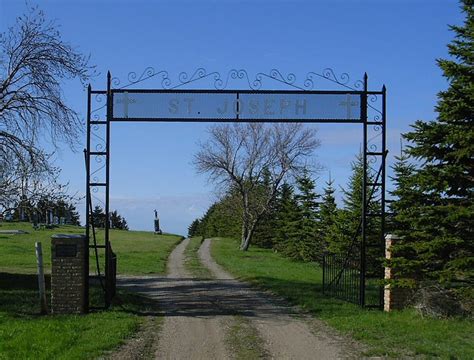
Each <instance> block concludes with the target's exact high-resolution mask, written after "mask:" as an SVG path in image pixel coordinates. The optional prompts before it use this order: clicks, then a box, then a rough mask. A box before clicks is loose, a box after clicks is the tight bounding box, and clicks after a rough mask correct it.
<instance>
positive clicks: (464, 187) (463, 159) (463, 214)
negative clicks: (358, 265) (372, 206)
mask: <svg viewBox="0 0 474 360" xmlns="http://www.w3.org/2000/svg"><path fill="white" fill-rule="evenodd" d="M463 12H464V13H465V15H466V19H465V22H464V25H463V26H451V30H452V31H454V33H455V35H456V38H455V40H453V41H452V42H451V43H450V44H449V45H448V49H449V54H450V55H451V56H452V58H451V59H449V60H448V59H440V60H438V65H439V67H440V68H441V69H442V71H443V75H444V77H445V78H446V79H447V80H448V83H449V87H448V89H447V90H445V91H441V92H440V93H439V94H438V104H437V106H436V111H437V112H438V117H437V120H436V121H428V122H426V121H421V120H418V121H416V122H415V124H414V125H413V130H412V131H411V132H409V133H407V134H405V135H404V136H405V138H406V139H407V140H409V141H410V146H409V147H408V149H407V151H406V152H407V154H408V155H410V156H412V157H414V158H415V159H416V160H417V161H418V163H419V164H420V165H419V166H418V167H417V168H416V169H415V170H414V172H413V174H412V175H410V176H409V178H410V179H409V182H410V184H411V188H410V191H409V192H408V194H407V193H405V192H402V193H401V194H400V195H401V200H400V201H401V202H407V203H410V206H409V207H408V208H402V207H401V206H400V209H398V210H399V212H398V214H397V216H396V221H397V223H398V224H401V229H400V230H399V234H400V235H403V236H404V237H405V240H404V241H405V242H406V243H411V244H412V247H413V249H414V251H415V253H416V254H415V255H416V256H414V257H413V262H411V261H407V264H406V267H410V268H411V269H412V271H413V272H415V273H416V274H417V277H418V278H420V279H432V280H436V281H438V282H441V283H443V284H446V285H449V284H456V285H461V284H466V285H469V284H470V286H472V283H473V281H474V270H473V269H474V255H473V253H474V225H473V224H474V216H473V214H474V200H473V199H474V196H473V195H474V160H473V154H474V122H473V119H474V12H473V1H472V0H464V1H463ZM402 191H403V188H402ZM407 196H408V197H407ZM410 197H413V199H415V200H416V202H411V199H410Z"/></svg>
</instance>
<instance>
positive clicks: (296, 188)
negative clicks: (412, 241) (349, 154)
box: [188, 156, 380, 262]
mask: <svg viewBox="0 0 474 360" xmlns="http://www.w3.org/2000/svg"><path fill="white" fill-rule="evenodd" d="M362 180H363V167H362V158H361V156H358V157H357V158H356V160H355V161H353V163H352V175H351V177H350V179H349V182H348V184H347V187H346V189H342V191H343V199H342V207H339V206H338V205H337V203H336V199H335V191H336V189H335V187H334V180H333V179H328V180H327V181H321V182H320V183H319V182H318V181H319V178H316V179H315V178H313V177H312V174H311V173H310V172H308V171H307V172H305V173H304V174H303V176H301V177H299V178H297V179H296V180H295V182H294V184H289V183H283V184H282V186H280V188H279V191H278V195H277V197H276V198H275V201H274V202H273V203H272V206H271V207H270V210H269V211H268V212H267V213H266V214H265V215H264V217H263V218H262V219H261V220H260V221H259V222H258V224H257V227H256V230H255V233H254V234H253V237H252V244H254V245H257V246H260V247H264V248H272V249H274V250H275V251H278V252H280V253H282V254H284V255H285V256H287V257H290V258H293V259H295V260H302V261H317V262H321V261H322V257H323V254H324V253H328V252H329V253H345V252H347V251H348V250H349V247H350V245H351V243H352V242H353V241H354V240H356V241H357V240H358V239H354V237H356V236H358V235H360V234H358V233H359V232H358V231H357V229H358V227H359V223H360V218H361V211H362V209H361V207H362ZM369 181H370V180H369ZM261 186H265V184H263V183H262V184H261ZM318 188H319V189H320V190H318ZM372 210H373V211H374V212H375V211H377V209H372ZM375 221H378V220H375V219H373V220H372V219H369V224H368V229H369V235H368V239H369V241H374V242H375V241H377V233H376V231H374V230H376V226H375V225H377V224H376V223H375ZM188 230H189V236H204V237H216V236H219V237H240V236H241V231H242V208H241V205H240V198H239V196H238V194H237V192H236V191H234V190H233V189H230V190H229V191H228V192H227V194H226V195H225V196H224V197H223V198H222V199H221V200H220V201H217V202H216V203H214V204H213V205H211V207H210V208H209V209H208V210H207V212H206V214H205V215H204V216H203V217H202V218H201V219H196V220H194V221H193V222H192V224H191V225H190V226H189V229H188ZM378 241H380V239H378ZM353 250H354V251H358V249H356V248H355V247H354V249H353ZM355 255H356V254H355Z"/></svg>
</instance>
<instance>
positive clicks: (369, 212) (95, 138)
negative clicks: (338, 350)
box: [84, 68, 387, 307]
mask: <svg viewBox="0 0 474 360" xmlns="http://www.w3.org/2000/svg"><path fill="white" fill-rule="evenodd" d="M150 78H155V79H160V81H161V87H160V88H159V89H139V88H132V86H134V85H136V84H138V83H141V82H143V81H145V80H147V79H150ZM128 80H129V82H128V83H127V84H126V85H124V86H120V81H119V80H118V79H116V78H112V77H111V75H110V73H108V76H107V88H106V90H93V89H92V88H91V86H90V85H89V87H88V101H87V148H86V149H85V150H84V153H85V159H86V177H87V185H86V195H87V196H86V214H87V217H86V235H87V237H88V239H89V244H90V246H89V248H90V249H91V250H93V251H94V255H95V268H96V273H97V275H95V276H94V277H98V278H99V280H100V283H101V284H102V286H103V289H104V291H105V302H106V304H107V305H109V304H110V301H111V299H112V298H113V296H114V294H115V273H116V257H115V255H114V253H113V252H112V248H111V245H110V233H109V231H110V221H109V220H110V219H109V216H110V208H109V189H110V171H109V169H110V127H111V124H112V123H113V122H124V121H126V122H143V121H148V122H210V123H214V122H217V123H222V122H265V123H270V122H273V123H274V122H301V123H339V124H360V125H362V143H363V150H362V156H363V159H362V160H363V173H364V176H363V187H362V204H361V209H362V211H361V218H360V223H359V226H358V228H357V229H356V231H355V233H354V234H352V242H351V244H350V246H348V248H347V249H346V250H345V252H344V253H343V254H338V255H334V254H332V255H326V256H325V258H324V261H323V290H324V292H325V293H327V294H329V295H332V296H337V297H341V298H343V299H345V300H348V301H352V302H356V303H359V304H360V305H361V306H376V307H381V306H382V304H383V297H382V285H381V283H380V282H376V281H375V280H377V279H378V280H381V279H383V268H382V263H381V261H380V258H382V257H383V256H384V247H385V241H384V232H385V177H386V176H385V158H386V154H387V149H386V111H385V107H386V106H385V104H386V89H385V86H384V87H383V88H382V90H381V91H369V90H368V84H367V75H364V79H363V80H358V81H356V82H354V83H353V84H350V83H349V76H348V75H347V74H345V73H344V74H342V75H341V76H339V77H338V76H337V75H336V74H335V73H334V71H333V70H332V69H325V70H324V71H323V72H322V73H321V74H319V73H315V72H309V73H308V74H307V76H306V78H305V79H304V81H303V83H302V84H301V85H297V83H296V76H295V75H294V74H288V75H287V76H283V75H282V74H281V73H280V72H279V71H278V70H275V69H274V70H272V71H271V72H270V73H268V74H267V73H258V74H257V75H256V76H255V78H252V79H251V78H250V77H249V76H248V73H247V72H246V71H245V70H231V71H229V72H228V73H227V76H225V77H223V76H221V75H220V73H218V72H211V73H208V72H206V71H205V70H204V69H202V68H201V69H198V70H196V71H195V72H194V73H193V74H192V75H191V76H189V75H188V74H187V73H181V74H179V76H178V80H177V81H176V83H175V84H174V83H173V82H172V81H171V79H170V78H169V76H168V73H167V72H166V71H159V72H156V71H155V70H154V69H152V68H148V69H146V70H145V71H144V72H143V73H142V74H141V75H140V76H138V75H137V74H136V73H130V74H129V75H128ZM206 80H207V81H211V82H212V85H213V89H202V88H198V89H196V88H194V87H195V86H196V85H197V84H199V82H202V81H206ZM265 81H269V82H272V83H273V86H272V87H273V89H271V90H263V89H262V86H263V83H264V82H265ZM317 81H325V82H326V83H327V84H330V85H333V86H335V87H336V88H337V89H335V90H315V89H314V87H315V84H316V82H317ZM231 82H240V83H243V84H245V87H246V89H232V90H230V89H229V88H228V87H229V83H231ZM185 88H188V89H185ZM94 102H95V105H97V106H93V103H94ZM93 107H94V108H93ZM98 203H99V204H102V206H103V207H104V210H105V221H104V224H103V225H104V226H105V227H104V231H103V233H102V232H101V233H100V234H101V236H100V239H99V236H98V235H99V232H97V231H96V225H97V224H94V218H93V217H92V212H93V209H94V206H93V205H97V204H98ZM101 252H103V254H104V259H105V261H104V260H101V258H102V257H101V256H100V253H101ZM101 262H103V263H104V264H101ZM374 264H375V265H374ZM101 265H103V266H101Z"/></svg>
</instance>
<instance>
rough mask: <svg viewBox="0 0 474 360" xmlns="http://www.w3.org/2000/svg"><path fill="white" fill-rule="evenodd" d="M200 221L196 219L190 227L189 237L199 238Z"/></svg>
mask: <svg viewBox="0 0 474 360" xmlns="http://www.w3.org/2000/svg"><path fill="white" fill-rule="evenodd" d="M200 224H201V220H200V219H195V220H194V221H193V222H192V223H191V224H190V225H189V227H188V237H193V236H199V235H201V234H200V233H199V230H200V229H199V227H200Z"/></svg>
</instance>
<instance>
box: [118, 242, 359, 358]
mask: <svg viewBox="0 0 474 360" xmlns="http://www.w3.org/2000/svg"><path fill="white" fill-rule="evenodd" d="M188 244H189V240H188V239H186V240H183V242H181V243H180V244H179V245H178V246H177V247H176V248H175V249H174V251H173V252H172V253H171V255H170V257H169V259H168V275H167V276H166V277H161V278H159V277H132V278H123V279H120V281H119V284H120V286H124V287H128V288H129V289H130V290H134V291H138V292H140V293H142V294H144V295H146V296H148V297H151V298H153V299H156V300H157V302H158V305H159V308H160V314H161V315H163V316H164V324H163V326H162V327H161V331H160V334H158V344H157V346H156V347H155V348H156V353H155V357H156V358H157V359H206V360H208V359H223V360H224V359H233V358H235V355H234V354H232V353H231V352H230V350H229V347H228V346H226V339H225V336H226V329H228V326H229V324H231V323H232V321H234V316H236V315H238V316H239V317H243V318H245V319H247V320H248V322H249V323H250V324H251V326H253V327H254V328H255V329H256V330H257V333H258V334H259V336H260V337H261V339H262V340H263V344H264V347H265V354H262V356H263V355H264V356H265V357H267V358H272V359H340V358H348V357H356V356H357V355H356V354H357V350H356V349H357V346H355V345H354V344H353V343H352V342H350V341H348V340H347V339H345V338H341V337H339V336H338V335H336V334H335V332H334V331H332V330H331V329H329V328H328V327H327V326H325V325H324V324H323V323H322V322H320V321H318V320H315V319H314V318H311V317H309V316H307V315H304V314H302V313H301V312H299V311H298V310H296V309H295V308H292V307H290V306H287V305H286V304H285V303H284V302H283V301H281V300H278V299H277V298H275V297H274V296H271V295H269V294H267V293H265V292H262V291H258V290H256V289H255V288H253V287H251V286H250V285H248V284H246V283H243V282H241V281H237V280H235V279H234V278H233V277H232V276H231V275H230V274H229V273H227V272H226V271H224V270H223V269H222V268H221V267H220V266H219V265H218V264H216V262H215V261H214V260H213V259H212V257H211V255H210V244H211V240H205V241H204V242H203V244H202V246H201V248H200V249H199V257H200V259H201V261H202V263H203V265H204V266H206V267H208V268H209V270H210V271H211V273H212V274H213V276H214V279H212V280H199V279H195V278H193V277H192V276H191V274H189V273H188V272H187V271H186V269H185V267H184V262H185V257H184V250H185V248H186V246H187V245H188Z"/></svg>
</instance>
